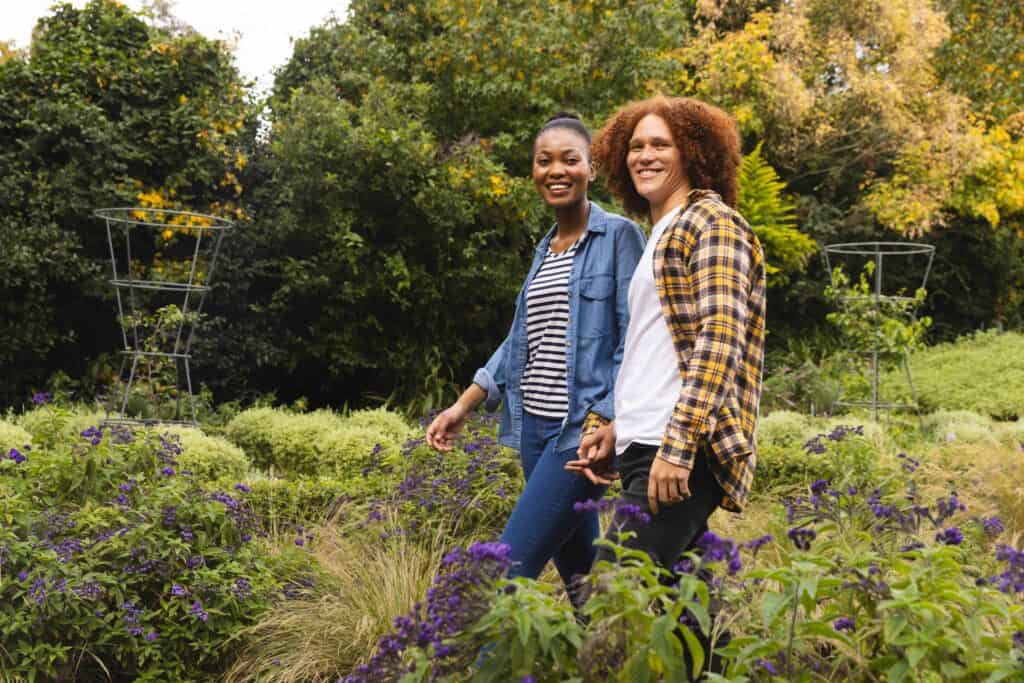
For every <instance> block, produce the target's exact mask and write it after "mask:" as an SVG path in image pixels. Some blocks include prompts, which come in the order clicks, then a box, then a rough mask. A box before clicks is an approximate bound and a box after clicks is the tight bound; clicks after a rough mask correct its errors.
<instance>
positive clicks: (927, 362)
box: [884, 331, 1024, 420]
mask: <svg viewBox="0 0 1024 683" xmlns="http://www.w3.org/2000/svg"><path fill="white" fill-rule="evenodd" d="M1022 358H1024V334H1022V333H1019V332H1006V333H1003V334H998V333H996V332H994V331H991V332H978V333H976V334H973V335H969V336H966V337H962V338H961V339H958V340H957V341H956V342H953V343H949V344H938V345H936V346H932V347H929V348H926V349H922V350H920V351H917V352H916V353H914V354H913V355H911V357H910V370H911V373H912V375H913V378H914V385H915V388H916V389H917V395H918V400H919V401H920V402H921V405H922V407H923V408H924V409H925V410H928V411H936V410H969V411H972V412H975V413H979V414H981V415H989V416H991V417H993V418H995V419H997V420H1015V419H1019V418H1024V363H1022V362H1021V359H1022ZM884 381H885V382H887V383H888V382H892V383H893V384H894V385H905V384H906V380H905V379H904V378H903V377H902V376H901V373H899V372H894V373H890V374H889V375H887V376H886V379H885V380H884Z"/></svg>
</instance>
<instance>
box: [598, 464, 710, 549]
mask: <svg viewBox="0 0 1024 683" xmlns="http://www.w3.org/2000/svg"><path fill="white" fill-rule="evenodd" d="M657 453H658V447H657V446H644V445H640V444H633V445H631V446H630V447H629V448H627V449H626V452H625V453H623V454H622V455H621V456H620V457H619V462H618V470H619V474H620V476H621V477H622V497H623V498H625V499H627V500H628V501H629V502H631V503H635V504H637V505H639V506H640V509H641V510H643V511H644V512H647V513H650V511H651V509H650V507H649V506H648V504H647V480H648V475H649V474H650V472H651V465H652V464H653V463H654V458H655V456H656V455H657ZM689 488H690V497H689V498H687V499H685V500H683V501H681V502H679V503H675V504H674V505H668V506H666V505H663V504H661V505H659V506H658V507H659V509H658V514H656V515H651V521H650V522H647V523H644V522H642V521H639V520H636V519H633V518H628V519H625V520H623V519H619V518H616V519H615V521H614V522H613V524H612V526H611V528H609V530H608V535H607V538H608V539H609V540H611V541H615V542H616V543H621V545H623V546H625V547H627V548H635V549H637V550H644V551H646V552H647V554H648V555H650V556H651V557H652V558H653V559H654V561H655V562H657V563H658V564H660V565H661V566H662V567H665V568H666V569H672V567H673V566H674V565H675V563H676V561H677V560H678V559H679V556H680V555H681V554H683V552H685V551H687V550H692V549H693V547H694V544H695V543H696V542H697V541H698V540H699V539H700V537H701V536H702V535H703V534H704V532H705V531H707V530H708V518H709V517H710V516H711V514H712V513H713V512H714V511H715V509H717V508H718V506H719V504H720V503H721V502H722V497H723V496H724V495H725V492H724V491H723V490H722V487H721V486H720V485H719V483H718V481H717V480H716V479H715V477H714V475H713V474H712V473H711V469H710V468H709V466H708V453H707V452H706V449H705V448H701V449H700V450H699V451H698V452H697V457H696V458H695V459H694V463H693V470H692V471H691V472H690V480H689ZM627 531H628V532H632V533H633V534H635V536H634V537H633V538H631V539H628V540H626V541H620V540H619V534H620V533H623V532H627ZM597 560H598V561H600V560H607V561H609V562H614V561H615V554H614V553H613V552H612V551H611V550H610V549H608V548H601V549H600V550H599V551H598V554H597Z"/></svg>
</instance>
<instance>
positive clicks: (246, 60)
mask: <svg viewBox="0 0 1024 683" xmlns="http://www.w3.org/2000/svg"><path fill="white" fill-rule="evenodd" d="M70 1H71V4H72V5H74V6H75V7H82V6H83V5H85V0H70ZM122 1H123V2H125V4H127V5H128V6H129V7H131V8H132V9H135V10H138V9H139V8H141V7H142V4H143V3H142V0H122ZM53 4H54V1H53V0H0V40H12V39H13V40H14V42H15V45H16V46H17V47H28V44H29V42H30V41H31V36H32V27H33V26H35V23H36V21H37V20H38V19H39V18H40V17H42V16H44V15H46V14H48V13H49V12H48V10H49V8H50V7H51V6H52V5H53ZM347 7H348V0H284V1H282V0H177V2H175V3H174V14H175V15H176V16H177V17H179V18H180V19H182V20H183V21H184V22H185V23H187V24H189V25H191V26H192V27H193V28H194V29H196V30H197V31H199V32H200V33H202V34H203V35H205V36H207V37H209V38H232V37H233V36H234V34H235V33H237V34H238V35H239V36H240V37H239V40H238V44H237V47H236V48H235V59H236V61H237V63H238V68H239V69H240V70H241V71H242V73H243V74H244V75H245V76H246V77H248V78H250V79H253V80H255V81H256V82H257V89H259V90H263V89H266V88H269V87H270V86H271V85H272V84H273V73H272V72H273V69H274V68H275V67H278V66H281V65H282V64H284V63H285V62H286V61H287V60H288V57H290V56H291V53H292V46H291V39H292V38H301V37H304V36H305V35H306V34H308V33H309V29H310V28H311V27H313V26H315V25H317V24H320V23H322V22H323V21H324V19H326V18H327V17H328V16H329V15H330V14H331V12H334V13H335V14H336V15H337V16H338V17H339V18H340V17H344V15H345V10H346V8H347Z"/></svg>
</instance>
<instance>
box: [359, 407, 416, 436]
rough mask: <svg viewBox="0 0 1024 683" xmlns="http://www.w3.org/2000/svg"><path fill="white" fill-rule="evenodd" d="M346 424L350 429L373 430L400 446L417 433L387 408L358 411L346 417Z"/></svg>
mask: <svg viewBox="0 0 1024 683" xmlns="http://www.w3.org/2000/svg"><path fill="white" fill-rule="evenodd" d="M345 424H346V426H349V427H364V428H366V429H371V430H373V431H375V432H377V433H378V434H380V435H381V436H383V437H385V438H387V439H388V440H389V441H391V442H393V443H396V444H399V445H401V444H403V443H405V441H406V439H409V438H411V437H412V436H413V434H415V433H416V430H414V429H413V428H412V427H411V426H410V425H409V423H408V422H406V421H405V418H403V417H402V416H401V415H399V414H398V413H393V412H391V411H390V410H387V409H386V408H376V409H374V410H356V411H354V412H352V413H350V414H349V415H348V416H347V417H345Z"/></svg>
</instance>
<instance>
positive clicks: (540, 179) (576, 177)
mask: <svg viewBox="0 0 1024 683" xmlns="http://www.w3.org/2000/svg"><path fill="white" fill-rule="evenodd" d="M595 173H596V172H595V171H594V166H593V164H591V163H590V149H589V145H588V144H587V141H586V140H584V139H583V137H582V136H581V135H579V134H578V133H576V132H575V131H573V130H570V129H568V128H549V129H548V130H546V131H544V132H543V133H541V135H540V137H538V138H537V142H536V144H534V146H533V184H534V185H536V186H537V192H539V193H540V196H541V198H542V199H543V200H544V201H545V202H546V203H547V204H548V205H549V206H551V207H553V208H555V209H562V208H566V207H569V206H572V205H574V204H577V203H579V202H582V201H586V199H587V188H589V187H590V183H591V182H593V180H594V177H595Z"/></svg>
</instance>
